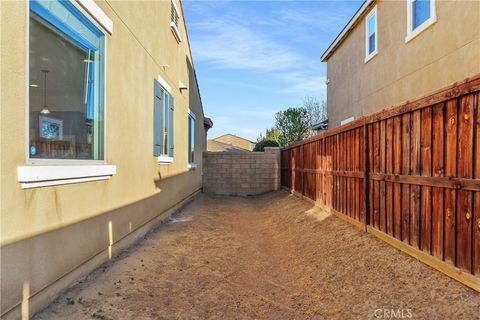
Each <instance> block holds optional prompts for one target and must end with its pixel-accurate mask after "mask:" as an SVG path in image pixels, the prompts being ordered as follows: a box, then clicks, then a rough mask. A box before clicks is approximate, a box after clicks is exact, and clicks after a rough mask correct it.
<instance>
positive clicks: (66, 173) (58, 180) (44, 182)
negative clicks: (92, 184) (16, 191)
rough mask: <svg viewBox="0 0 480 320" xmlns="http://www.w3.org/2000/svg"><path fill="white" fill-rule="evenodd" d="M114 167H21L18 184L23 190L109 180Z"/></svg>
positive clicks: (114, 172) (114, 170)
mask: <svg viewBox="0 0 480 320" xmlns="http://www.w3.org/2000/svg"><path fill="white" fill-rule="evenodd" d="M116 173H117V166H115V165H70V166H62V165H58V166H21V167H18V168H17V175H18V182H20V183H21V186H22V188H23V189H28V188H37V187H45V186H54V185H62V184H70V183H79V182H86V181H96V180H106V179H110V178H111V177H112V176H113V175H114V174H116Z"/></svg>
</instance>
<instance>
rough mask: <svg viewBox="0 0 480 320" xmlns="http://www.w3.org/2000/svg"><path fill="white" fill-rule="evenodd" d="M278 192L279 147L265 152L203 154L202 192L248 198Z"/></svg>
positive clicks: (267, 149)
mask: <svg viewBox="0 0 480 320" xmlns="http://www.w3.org/2000/svg"><path fill="white" fill-rule="evenodd" d="M278 189H280V148H265V152H243V153H229V152H204V154H203V192H207V193H213V194H220V195H231V196H249V195H257V194H262V193H265V192H269V191H274V190H278Z"/></svg>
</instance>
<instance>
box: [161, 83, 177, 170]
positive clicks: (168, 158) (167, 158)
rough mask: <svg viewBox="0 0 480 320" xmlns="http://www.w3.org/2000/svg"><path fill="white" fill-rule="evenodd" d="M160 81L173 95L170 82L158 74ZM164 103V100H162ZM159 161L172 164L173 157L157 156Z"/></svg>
mask: <svg viewBox="0 0 480 320" xmlns="http://www.w3.org/2000/svg"><path fill="white" fill-rule="evenodd" d="M157 80H158V82H160V86H161V87H162V88H163V89H164V90H165V91H166V92H167V93H168V94H169V95H170V96H173V95H172V87H170V85H169V84H168V82H167V81H166V80H165V79H163V77H162V76H161V75H158V77H157ZM162 99H163V98H162ZM162 103H163V102H162ZM157 162H158V164H171V163H173V157H170V156H167V155H161V156H158V157H157Z"/></svg>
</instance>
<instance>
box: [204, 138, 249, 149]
mask: <svg viewBox="0 0 480 320" xmlns="http://www.w3.org/2000/svg"><path fill="white" fill-rule="evenodd" d="M208 141H212V142H215V143H218V144H221V145H223V146H225V147H229V148H235V149H240V151H250V150H248V149H245V148H242V147H239V146H234V145H231V144H228V143H225V142H220V141H217V140H215V139H207V143H208Z"/></svg>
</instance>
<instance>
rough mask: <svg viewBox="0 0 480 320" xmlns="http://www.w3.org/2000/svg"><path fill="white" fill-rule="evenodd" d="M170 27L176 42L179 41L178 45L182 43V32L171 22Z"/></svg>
mask: <svg viewBox="0 0 480 320" xmlns="http://www.w3.org/2000/svg"><path fill="white" fill-rule="evenodd" d="M170 27H171V28H172V32H173V35H174V36H175V40H177V42H178V43H180V42H182V37H180V31H179V30H178V28H177V26H176V25H175V23H173V22H170Z"/></svg>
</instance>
